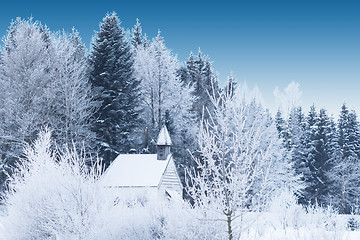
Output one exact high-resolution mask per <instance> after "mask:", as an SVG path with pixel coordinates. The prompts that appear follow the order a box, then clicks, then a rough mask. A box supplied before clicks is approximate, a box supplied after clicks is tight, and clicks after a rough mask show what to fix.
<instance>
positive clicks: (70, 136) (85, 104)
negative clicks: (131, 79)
mask: <svg viewBox="0 0 360 240" xmlns="http://www.w3.org/2000/svg"><path fill="white" fill-rule="evenodd" d="M54 42H55V43H56V51H55V56H54V57H55V60H54V61H55V66H56V70H55V76H56V79H55V80H54V81H53V82H52V85H53V89H54V90H55V95H56V96H57V97H56V98H54V99H52V100H53V101H52V108H51V117H52V118H53V120H52V122H56V121H59V120H60V121H59V124H57V126H52V128H53V136H54V137H55V139H56V141H57V143H58V144H61V145H63V144H66V145H69V146H71V145H72V144H73V143H74V144H75V145H76V146H77V147H78V148H81V146H82V145H83V144H84V145H85V146H86V147H87V148H89V147H94V142H95V137H96V136H95V133H94V132H93V131H91V126H92V124H93V123H94V121H93V116H94V113H95V111H96V109H97V103H96V102H95V101H94V100H93V97H92V92H91V85H90V83H89V78H88V64H87V63H88V60H87V57H86V55H85V54H86V48H85V46H84V45H83V43H82V41H81V38H80V36H79V33H78V32H77V31H76V30H74V29H73V31H72V33H71V34H66V33H62V34H61V35H60V36H59V37H58V38H56V39H54Z"/></svg>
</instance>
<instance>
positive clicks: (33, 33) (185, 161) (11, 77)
mask: <svg viewBox="0 0 360 240" xmlns="http://www.w3.org/2000/svg"><path fill="white" fill-rule="evenodd" d="M0 82H1V84H0V104H1V109H0V118H1V123H0V151H1V156H0V183H1V185H2V186H5V183H6V180H7V179H8V176H9V175H11V173H12V172H13V170H14V163H15V162H16V161H17V160H18V159H19V158H22V157H23V149H24V146H26V145H27V144H30V143H32V142H33V140H34V139H35V138H36V136H37V135H38V133H39V131H41V130H43V129H44V128H50V129H51V130H52V135H53V137H54V139H55V141H56V146H57V148H58V150H59V151H62V149H63V148H64V147H65V146H68V147H70V148H76V149H77V150H82V149H86V152H87V153H89V154H88V155H89V156H88V157H89V161H90V159H95V158H96V157H97V156H99V157H100V158H102V159H103V162H104V163H105V165H109V164H110V162H111V161H112V160H114V159H115V157H116V156H117V155H118V154H119V153H129V152H137V153H154V151H155V149H156V145H155V143H156V137H157V134H158V132H159V130H160V128H161V127H162V125H163V124H166V125H167V127H168V129H169V131H170V134H171V136H172V140H173V143H174V144H173V153H174V154H175V155H176V159H177V165H178V167H179V170H180V174H181V175H182V174H183V169H184V167H185V166H189V165H191V164H193V163H192V160H191V157H190V155H189V154H188V150H190V151H191V152H196V151H197V139H196V136H197V133H198V128H199V122H200V119H201V118H202V114H203V110H204V108H203V107H205V108H206V107H207V106H208V105H209V102H210V101H209V97H208V92H210V91H211V89H212V87H214V89H216V91H221V89H220V87H219V86H218V82H217V79H216V75H215V74H214V71H213V69H212V66H211V61H210V59H209V58H208V57H206V56H205V55H204V54H203V53H201V52H200V51H199V52H198V54H197V55H194V54H190V57H189V59H188V60H187V61H186V62H185V63H180V61H179V60H178V59H177V57H176V55H175V54H174V53H173V52H172V51H171V50H170V49H168V48H167V47H166V45H165V41H164V38H163V37H162V36H161V34H160V32H159V33H158V35H157V36H155V37H154V38H152V39H149V38H148V37H147V35H146V34H143V33H142V27H141V24H140V22H139V21H137V22H136V24H135V26H134V28H133V29H132V30H131V37H130V39H129V38H128V37H127V35H126V31H125V30H124V29H123V28H122V27H121V25H120V20H119V18H118V16H117V15H116V13H112V14H107V15H106V16H105V17H104V18H103V19H102V22H101V23H100V29H99V30H98V31H97V32H96V33H95V36H94V37H93V41H92V43H91V48H90V50H88V49H86V47H85V45H84V43H83V42H82V40H81V37H80V35H79V33H78V32H77V31H76V30H75V29H73V30H72V32H70V33H67V32H64V31H62V32H52V31H50V30H49V29H48V28H47V26H46V25H43V24H41V23H40V22H38V21H35V20H33V19H28V20H25V19H21V18H17V19H16V20H14V21H13V22H12V23H11V25H10V27H9V29H8V31H7V35H6V36H5V37H4V41H3V46H2V48H1V54H0ZM205 112H206V111H205Z"/></svg>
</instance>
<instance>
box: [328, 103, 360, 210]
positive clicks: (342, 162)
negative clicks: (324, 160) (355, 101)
mask: <svg viewBox="0 0 360 240" xmlns="http://www.w3.org/2000/svg"><path fill="white" fill-rule="evenodd" d="M337 129H338V133H337V137H338V144H339V151H338V153H337V154H336V155H335V157H334V160H333V162H332V163H333V167H332V169H331V172H330V173H329V176H330V178H331V179H332V180H333V185H332V197H333V200H334V203H335V204H337V205H338V206H339V209H340V211H341V212H342V213H350V212H351V211H353V210H354V207H355V206H356V204H357V203H358V201H359V197H358V196H359V195H360V187H359V185H360V161H359V154H360V149H359V147H360V142H359V141H360V131H359V123H358V121H357V116H356V113H355V111H349V109H348V107H347V106H346V104H343V105H342V107H341V112H340V116H339V120H338V128H337Z"/></svg>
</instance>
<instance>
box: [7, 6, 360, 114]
mask: <svg viewBox="0 0 360 240" xmlns="http://www.w3.org/2000/svg"><path fill="white" fill-rule="evenodd" d="M111 11H116V12H117V13H118V15H119V17H120V19H121V20H122V22H123V23H122V25H123V27H124V28H131V27H132V26H133V25H134V24H135V21H136V18H139V19H140V21H141V23H142V25H143V32H145V33H147V34H148V35H149V36H150V37H153V36H155V35H156V33H157V30H158V29H160V30H161V31H162V35H163V36H164V37H165V41H166V44H167V46H168V47H169V48H170V49H172V50H173V51H174V52H175V53H177V54H178V57H179V59H180V60H181V61H185V60H186V59H187V57H188V56H189V53H190V51H193V52H197V50H198V48H199V47H200V48H201V50H202V51H203V52H204V53H206V54H208V55H209V57H210V58H211V60H212V61H214V64H213V67H214V69H215V70H216V71H218V72H219V79H220V81H224V80H225V79H226V77H227V75H229V74H230V72H233V74H234V75H235V77H236V78H237V80H238V81H240V82H241V81H244V80H246V82H247V84H248V85H249V86H258V88H259V89H260V91H261V92H262V94H263V97H264V99H265V103H266V104H267V105H268V107H270V108H272V109H274V108H276V107H275V100H274V97H273V90H274V88H275V87H276V86H278V87H279V88H280V89H283V88H285V87H286V86H287V84H288V83H290V82H291V81H295V82H298V83H299V84H300V89H301V90H302V91H303V96H302V102H303V104H304V107H305V108H306V111H307V110H308V106H309V105H310V104H312V103H313V102H314V103H315V105H316V106H318V107H325V108H326V109H328V110H329V112H330V113H334V114H335V115H338V112H339V109H340V106H341V104H342V103H343V102H347V103H348V105H349V107H351V108H354V109H355V110H356V111H357V113H358V114H360V94H359V90H360V3H358V4H357V2H356V1H330V0H329V1H315V0H313V1H307V0H302V1H289V0H287V1H275V0H274V1H256V0H253V1H250V0H248V1H224V0H223V1H216V2H215V1H214V2H212V1H194V0H193V1H149V0H148V1H129V0H128V1H119V0H118V1H107V0H102V1H96V2H95V3H92V2H91V1H84V2H82V3H80V2H79V1H67V0H63V1H46V2H45V1H43V2H42V1H24V2H22V1H6V2H2V3H1V7H0V34H1V35H4V34H5V33H6V29H7V27H8V26H9V23H10V21H11V19H14V18H15V17H17V16H20V17H23V18H27V17H29V16H33V17H34V19H36V20H40V21H41V22H42V23H45V24H47V25H48V26H49V28H50V29H51V30H53V31H56V30H61V29H65V30H67V31H70V30H71V28H72V27H73V26H74V27H75V28H76V29H78V31H79V32H80V34H81V36H82V38H83V40H84V42H85V43H86V45H87V46H89V45H90V40H91V36H92V35H93V33H94V30H97V29H98V24H99V22H100V21H101V19H102V17H103V16H104V15H105V14H106V12H111Z"/></svg>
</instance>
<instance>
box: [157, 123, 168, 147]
mask: <svg viewBox="0 0 360 240" xmlns="http://www.w3.org/2000/svg"><path fill="white" fill-rule="evenodd" d="M156 144H157V145H167V146H170V145H171V144H172V142H171V138H170V135H169V132H168V130H167V128H166V126H165V125H164V126H163V128H162V129H161V131H160V133H159V136H158V139H157V142H156Z"/></svg>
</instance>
